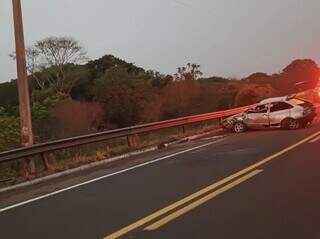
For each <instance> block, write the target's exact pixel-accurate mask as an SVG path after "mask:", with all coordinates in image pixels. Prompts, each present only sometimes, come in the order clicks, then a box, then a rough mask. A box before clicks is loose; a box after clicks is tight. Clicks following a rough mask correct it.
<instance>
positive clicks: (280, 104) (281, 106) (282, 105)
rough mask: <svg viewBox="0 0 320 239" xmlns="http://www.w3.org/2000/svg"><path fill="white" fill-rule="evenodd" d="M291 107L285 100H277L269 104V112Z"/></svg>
mask: <svg viewBox="0 0 320 239" xmlns="http://www.w3.org/2000/svg"><path fill="white" fill-rule="evenodd" d="M291 108H293V106H292V105H289V104H287V103H285V102H278V103H274V104H273V105H272V106H271V109H270V112H276V111H280V110H288V109H291Z"/></svg>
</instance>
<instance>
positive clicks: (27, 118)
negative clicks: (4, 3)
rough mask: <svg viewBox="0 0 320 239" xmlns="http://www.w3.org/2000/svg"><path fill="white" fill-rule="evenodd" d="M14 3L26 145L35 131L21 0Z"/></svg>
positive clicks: (20, 95) (24, 140)
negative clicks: (32, 119)
mask: <svg viewBox="0 0 320 239" xmlns="http://www.w3.org/2000/svg"><path fill="white" fill-rule="evenodd" d="M12 5H13V20H14V32H15V41H16V58H17V59H16V60H17V75H18V80H17V84H18V93H19V110H20V125H21V126H20V127H21V144H22V146H24V147H26V146H31V145H32V144H33V133H32V123H31V109H30V96H29V85H28V75H27V69H26V52H25V45H24V34H23V22H22V10H21V0H12Z"/></svg>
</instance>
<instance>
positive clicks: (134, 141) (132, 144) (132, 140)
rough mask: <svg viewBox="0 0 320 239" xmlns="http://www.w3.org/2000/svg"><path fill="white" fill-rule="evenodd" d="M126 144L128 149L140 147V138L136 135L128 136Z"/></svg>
mask: <svg viewBox="0 0 320 239" xmlns="http://www.w3.org/2000/svg"><path fill="white" fill-rule="evenodd" d="M127 143H128V146H129V148H137V147H139V145H140V138H139V135H138V134H134V135H128V136H127Z"/></svg>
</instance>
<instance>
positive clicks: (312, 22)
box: [0, 0, 320, 82]
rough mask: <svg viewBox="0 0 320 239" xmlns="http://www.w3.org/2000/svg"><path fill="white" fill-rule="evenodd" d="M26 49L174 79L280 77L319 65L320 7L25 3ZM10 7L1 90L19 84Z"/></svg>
mask: <svg viewBox="0 0 320 239" xmlns="http://www.w3.org/2000/svg"><path fill="white" fill-rule="evenodd" d="M22 3H23V15H24V24H25V38H26V45H30V44H32V43H34V42H35V41H36V40H40V39H42V38H45V37H47V36H71V37H74V38H75V39H77V40H79V41H80V42H81V43H82V45H83V46H85V48H86V49H87V51H88V56H89V57H90V58H91V59H95V58H98V57H101V56H103V55H105V54H113V55H115V56H117V57H120V58H123V59H124V60H126V61H129V62H133V63H135V64H136V65H138V66H141V67H143V68H145V69H154V70H158V71H160V72H162V73H174V72H175V71H176V68H177V67H178V66H182V65H185V64H186V63H188V62H192V63H197V64H200V65H201V68H202V71H203V72H204V73H205V75H206V76H210V75H219V76H226V77H238V78H240V77H243V76H246V75H248V74H250V73H253V72H257V71H263V72H267V73H273V72H279V71H281V69H283V68H284V67H285V66H286V65H287V64H288V63H289V62H290V61H292V60H293V59H295V58H312V59H314V60H315V61H317V62H318V63H319V62H320V1H319V0H22ZM11 11H12V10H11V0H1V4H0V49H1V51H0V70H1V71H0V82H4V81H8V80H10V79H12V78H15V77H16V69H15V63H14V62H12V61H11V60H10V59H9V58H8V54H9V53H11V52H12V51H13V50H14V40H13V39H14V38H13V31H12V28H13V27H12V13H11Z"/></svg>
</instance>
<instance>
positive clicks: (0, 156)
mask: <svg viewBox="0 0 320 239" xmlns="http://www.w3.org/2000/svg"><path fill="white" fill-rule="evenodd" d="M253 106H254V105H250V106H245V107H240V108H235V109H230V110H225V111H218V112H213V113H207V114H201V115H195V116H189V117H183V118H178V119H172V120H166V121H160V122H154V123H149V124H144V125H138V126H133V127H128V128H122V129H116V130H111V131H105V132H100V133H94V134H88V135H83V136H78V137H73V138H67V139H62V140H56V141H51V142H47V143H42V144H35V145H33V146H30V147H24V148H18V149H14V150H10V151H5V152H1V153H0V163H5V162H10V161H15V160H18V159H22V158H28V157H32V156H36V155H40V156H42V158H44V157H45V154H46V153H49V152H53V151H57V150H63V149H68V148H72V147H77V146H82V145H86V144H91V143H97V142H102V141H107V140H110V139H116V138H122V137H130V136H132V135H139V134H142V133H148V132H152V131H156V130H160V129H166V128H173V127H178V126H184V125H189V124H193V123H199V122H205V121H209V120H214V119H219V118H223V117H228V116H231V115H235V114H238V113H241V112H242V111H244V110H246V109H248V108H251V107H253Z"/></svg>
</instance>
